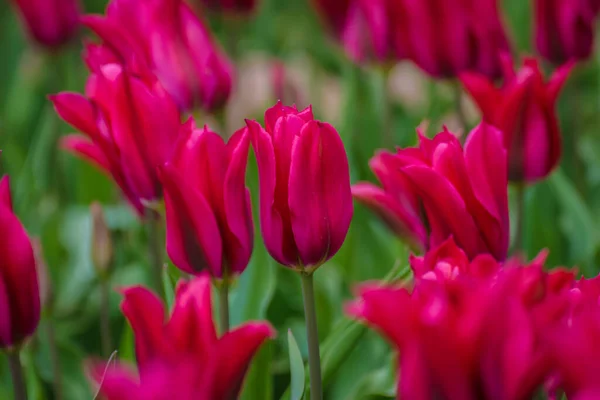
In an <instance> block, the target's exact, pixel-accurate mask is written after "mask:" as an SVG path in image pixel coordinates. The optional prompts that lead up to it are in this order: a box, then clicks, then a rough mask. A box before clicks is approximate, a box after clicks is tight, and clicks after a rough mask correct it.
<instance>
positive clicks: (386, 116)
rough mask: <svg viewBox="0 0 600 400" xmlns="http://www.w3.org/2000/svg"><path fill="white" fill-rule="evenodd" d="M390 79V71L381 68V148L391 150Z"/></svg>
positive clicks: (392, 136)
mask: <svg viewBox="0 0 600 400" xmlns="http://www.w3.org/2000/svg"><path fill="white" fill-rule="evenodd" d="M389 77H390V69H389V68H387V67H385V66H384V67H382V70H381V80H382V82H381V83H382V87H381V90H382V92H383V99H382V109H381V114H382V115H381V117H382V129H383V146H384V147H385V148H392V147H393V146H394V132H393V121H392V118H393V115H392V98H391V94H390V89H389V87H388V81H389Z"/></svg>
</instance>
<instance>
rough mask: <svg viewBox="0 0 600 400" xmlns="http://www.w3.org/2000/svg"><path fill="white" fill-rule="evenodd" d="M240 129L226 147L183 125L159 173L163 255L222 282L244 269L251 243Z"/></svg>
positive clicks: (207, 134) (244, 139) (244, 147)
mask: <svg viewBox="0 0 600 400" xmlns="http://www.w3.org/2000/svg"><path fill="white" fill-rule="evenodd" d="M249 142H250V139H249V137H248V135H247V134H246V133H245V129H242V130H239V131H238V132H236V133H235V134H234V135H233V136H232V137H231V138H230V139H229V141H228V142H227V143H225V142H224V141H223V139H222V138H221V137H220V136H219V135H217V134H216V133H214V132H212V131H210V130H208V128H206V127H205V128H204V129H195V128H194V127H193V122H192V121H190V122H188V124H186V126H185V128H184V129H183V132H182V134H181V137H180V139H179V142H178V146H177V148H176V149H175V152H174V154H173V159H172V160H171V162H170V163H168V164H166V165H165V166H163V167H162V168H161V175H160V176H161V180H162V184H163V187H164V191H165V210H166V221H167V252H168V254H169V256H170V257H171V259H172V260H173V263H174V264H175V265H176V266H177V267H179V268H180V269H182V270H183V271H185V272H187V273H189V274H199V273H201V272H205V271H208V272H209V273H210V275H211V276H212V277H213V278H217V279H223V278H229V277H231V276H234V275H238V274H241V273H242V272H243V271H244V269H246V267H247V266H248V262H249V260H250V255H251V254H252V248H253V243H254V225H253V223H252V209H251V204H250V193H249V191H248V189H247V188H246V184H245V177H246V161H247V159H248V148H249V145H250V144H249Z"/></svg>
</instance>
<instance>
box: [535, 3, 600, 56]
mask: <svg viewBox="0 0 600 400" xmlns="http://www.w3.org/2000/svg"><path fill="white" fill-rule="evenodd" d="M534 11H535V44H536V47H537V49H538V52H539V53H540V54H541V55H542V56H543V57H544V58H545V59H547V60H549V61H550V62H552V63H554V64H557V65H561V64H564V63H565V62H567V61H571V60H584V59H587V58H588V57H589V56H590V54H591V53H592V51H593V48H594V36H595V31H596V29H595V26H596V22H597V18H598V12H599V11H600V2H599V1H597V0H575V1H572V0H535V2H534Z"/></svg>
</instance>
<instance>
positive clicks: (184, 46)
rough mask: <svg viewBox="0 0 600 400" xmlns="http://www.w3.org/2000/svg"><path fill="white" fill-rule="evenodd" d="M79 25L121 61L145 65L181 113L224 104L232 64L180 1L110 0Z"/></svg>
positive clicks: (200, 23)
mask: <svg viewBox="0 0 600 400" xmlns="http://www.w3.org/2000/svg"><path fill="white" fill-rule="evenodd" d="M83 21H84V23H85V24H86V25H87V26H88V27H90V28H91V29H92V30H94V31H95V32H96V33H97V34H98V36H100V37H101V38H102V39H103V40H104V42H105V43H106V45H108V46H110V48H111V49H112V50H113V51H114V52H115V53H116V54H118V56H119V57H120V59H121V60H122V61H123V62H126V63H135V62H145V63H146V64H148V65H149V66H150V67H151V69H152V71H153V72H154V73H155V74H156V76H157V77H158V78H159V80H160V81H161V83H162V84H163V86H164V87H165V89H166V90H167V92H169V93H170V94H171V95H172V96H173V97H174V98H175V100H176V101H177V104H178V105H179V107H180V108H181V109H191V108H192V107H194V106H196V105H199V106H201V107H203V108H204V109H206V110H209V111H211V110H214V109H217V108H220V107H221V106H223V105H224V103H225V102H226V101H227V99H228V97H229V93H230V92H231V86H232V75H233V72H232V66H231V65H230V63H229V61H228V60H227V59H226V57H225V56H224V55H223V54H222V52H221V50H220V49H219V48H218V47H217V46H216V44H215V43H214V42H213V40H212V38H211V37H210V33H209V31H208V30H207V28H206V27H205V26H204V24H203V23H202V22H201V21H200V19H198V17H197V16H196V15H195V14H194V13H193V11H192V10H191V9H190V7H189V6H188V5H187V4H185V3H184V2H183V1H182V0H148V1H141V2H140V1H137V0H112V2H111V3H110V4H109V5H108V8H107V11H106V16H105V17H102V16H95V15H90V16H87V17H85V18H84V19H83Z"/></svg>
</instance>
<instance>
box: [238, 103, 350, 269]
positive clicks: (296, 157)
mask: <svg viewBox="0 0 600 400" xmlns="http://www.w3.org/2000/svg"><path fill="white" fill-rule="evenodd" d="M246 123H247V125H248V133H249V134H250V136H251V138H252V146H253V147H254V152H255V154H256V159H257V163H258V170H259V177H260V220H261V231H262V235H263V238H264V241H265V245H266V247H267V250H268V251H269V253H270V254H271V256H272V257H273V258H274V259H275V260H276V261H277V262H279V263H280V264H283V265H285V266H288V267H291V268H294V269H296V270H299V271H303V272H308V273H310V272H312V271H314V270H315V269H316V268H317V267H319V266H320V265H321V264H323V263H324V262H325V261H327V260H328V259H330V258H331V257H333V255H335V253H337V251H338V250H339V249H340V247H341V246H342V243H343V242H344V239H345V238H346V234H347V232H348V228H349V226H350V220H351V219H352V213H353V206H352V194H351V191H350V172H349V167H348V159H347V156H346V152H345V150H344V145H343V143H342V140H341V138H340V136H339V135H338V133H337V131H336V130H335V128H333V126H331V125H329V124H327V123H325V122H320V121H316V120H314V119H313V115H312V110H311V109H310V108H307V109H305V110H303V111H300V112H299V111H298V110H297V109H296V108H295V107H286V106H283V105H282V104H281V103H278V104H277V105H275V106H274V107H272V108H270V109H268V110H267V111H266V112H265V128H264V129H263V128H262V127H261V126H260V125H259V124H258V123H257V122H255V121H246Z"/></svg>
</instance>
